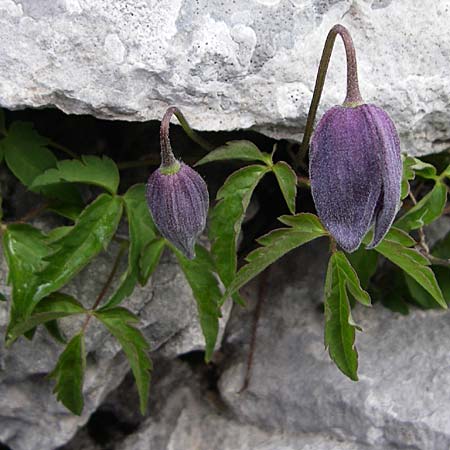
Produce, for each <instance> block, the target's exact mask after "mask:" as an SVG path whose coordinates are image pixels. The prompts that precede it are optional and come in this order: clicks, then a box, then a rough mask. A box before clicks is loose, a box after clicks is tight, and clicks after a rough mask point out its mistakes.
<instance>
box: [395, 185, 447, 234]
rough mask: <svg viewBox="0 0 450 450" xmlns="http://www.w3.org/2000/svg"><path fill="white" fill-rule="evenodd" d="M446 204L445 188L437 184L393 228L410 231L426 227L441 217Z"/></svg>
mask: <svg viewBox="0 0 450 450" xmlns="http://www.w3.org/2000/svg"><path fill="white" fill-rule="evenodd" d="M446 202H447V187H446V186H445V184H444V183H441V182H437V183H436V184H435V185H434V187H433V189H432V190H431V191H430V192H429V193H428V194H427V195H425V196H424V197H423V198H422V199H421V200H420V201H419V202H417V205H414V206H413V207H412V208H411V209H410V210H409V211H407V212H406V213H405V214H404V215H403V216H402V217H400V219H398V220H397V221H396V222H395V226H396V227H397V228H401V229H402V230H406V231H411V230H416V229H417V228H421V227H423V226H424V225H428V224H430V223H431V222H433V221H435V220H436V219H437V218H439V217H440V216H441V215H442V211H443V210H444V207H445V204H446Z"/></svg>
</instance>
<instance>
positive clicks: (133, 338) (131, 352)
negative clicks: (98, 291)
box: [95, 307, 152, 414]
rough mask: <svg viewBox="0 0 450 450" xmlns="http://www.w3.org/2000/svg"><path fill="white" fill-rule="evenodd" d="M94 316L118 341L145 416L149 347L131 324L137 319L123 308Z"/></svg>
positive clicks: (148, 376)
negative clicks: (132, 377)
mask: <svg viewBox="0 0 450 450" xmlns="http://www.w3.org/2000/svg"><path fill="white" fill-rule="evenodd" d="M95 316H96V317H97V319H98V320H100V321H101V322H102V323H103V324H104V325H105V327H106V328H107V329H108V330H109V332H110V333H111V334H112V335H113V336H114V337H115V338H116V339H117V340H118V341H119V343H120V345H121V346H122V349H123V351H124V353H125V355H126V356H127V358H128V362H129V364H130V367H131V371H132V372H133V375H134V379H135V381H136V386H137V389H138V393H139V399H140V408H141V413H142V414H145V412H146V411H147V404H148V392H149V389H150V372H151V370H152V363H151V360H150V358H149V356H148V349H149V345H148V343H147V341H146V340H145V338H144V336H143V335H142V333H141V332H140V331H139V330H138V329H137V328H135V327H133V326H132V325H131V324H134V323H137V322H138V321H139V319H138V318H137V317H136V316H135V315H134V314H132V313H131V312H130V311H128V310H126V309H125V308H121V307H117V308H112V309H109V310H107V311H97V312H96V313H95Z"/></svg>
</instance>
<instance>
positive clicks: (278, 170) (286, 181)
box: [272, 161, 297, 214]
mask: <svg viewBox="0 0 450 450" xmlns="http://www.w3.org/2000/svg"><path fill="white" fill-rule="evenodd" d="M272 170H273V173H274V174H275V176H276V178H277V181H278V184H279V185H280V189H281V192H282V193H283V197H284V199H285V200H286V204H287V206H288V208H289V211H290V212H291V213H292V214H295V198H296V196H297V175H296V174H295V172H294V171H293V170H292V168H291V166H290V165H289V164H288V163H286V162H284V161H280V162H277V163H276V164H275V165H274V166H273V167H272Z"/></svg>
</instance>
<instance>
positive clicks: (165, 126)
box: [159, 106, 213, 167]
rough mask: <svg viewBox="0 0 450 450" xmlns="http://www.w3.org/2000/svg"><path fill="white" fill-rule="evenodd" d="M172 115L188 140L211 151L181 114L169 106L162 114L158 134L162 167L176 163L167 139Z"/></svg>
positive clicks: (209, 146) (211, 147)
mask: <svg viewBox="0 0 450 450" xmlns="http://www.w3.org/2000/svg"><path fill="white" fill-rule="evenodd" d="M173 115H175V117H176V118H177V119H178V121H179V122H180V125H181V126H182V128H183V130H184V132H185V133H186V134H187V135H188V136H189V138H190V139H192V140H193V141H194V142H196V143H197V144H198V145H200V147H202V148H203V149H205V150H208V151H209V150H212V149H213V146H212V145H211V144H209V143H208V142H206V141H205V140H204V139H203V138H202V137H201V136H199V135H198V134H197V133H196V132H195V131H194V130H193V129H192V128H191V127H190V126H189V123H188V122H187V120H186V118H185V117H184V115H183V114H182V112H181V111H180V110H179V109H178V108H177V107H176V106H171V107H169V108H168V109H167V111H166V113H165V114H164V117H163V119H162V121H161V128H160V134H159V136H160V142H161V166H162V167H172V166H173V165H174V164H175V163H176V159H175V157H174V155H173V151H172V147H171V145H170V139H169V127H170V119H171V118H172V116H173Z"/></svg>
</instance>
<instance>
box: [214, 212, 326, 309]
mask: <svg viewBox="0 0 450 450" xmlns="http://www.w3.org/2000/svg"><path fill="white" fill-rule="evenodd" d="M288 217H289V216H282V218H281V219H282V220H283V221H285V222H286V221H288V222H291V223H295V228H294V227H293V228H280V229H277V230H273V231H271V232H270V233H268V234H266V235H265V236H262V237H260V238H259V239H257V242H258V243H259V244H261V245H262V247H259V248H257V249H256V250H254V251H253V252H251V253H250V254H249V255H247V257H246V260H247V262H248V264H246V265H245V266H243V267H241V269H239V271H238V273H237V274H236V276H235V278H234V279H233V281H232V282H231V283H230V285H229V286H228V288H227V290H226V292H225V295H224V296H223V297H222V300H221V303H223V302H224V301H225V300H226V298H227V297H228V296H230V295H231V294H233V293H235V292H237V290H238V289H240V288H241V287H242V286H244V285H245V284H247V283H248V282H249V281H250V280H251V279H252V278H254V277H256V276H257V275H258V274H260V273H261V272H262V271H263V270H264V269H266V268H267V267H268V266H270V265H271V264H273V263H274V262H275V261H276V260H277V259H279V258H281V257H282V256H284V255H285V254H286V253H288V252H290V251H291V250H293V249H294V248H297V247H300V246H301V245H303V244H306V243H307V242H309V241H312V240H313V239H316V238H318V237H321V236H325V235H327V231H326V230H325V229H324V228H323V227H322V226H321V225H320V222H319V221H318V220H317V218H316V217H315V216H314V215H313V214H308V213H301V214H297V215H296V216H294V219H288ZM302 222H304V224H305V228H304V229H302V226H301V223H302Z"/></svg>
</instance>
